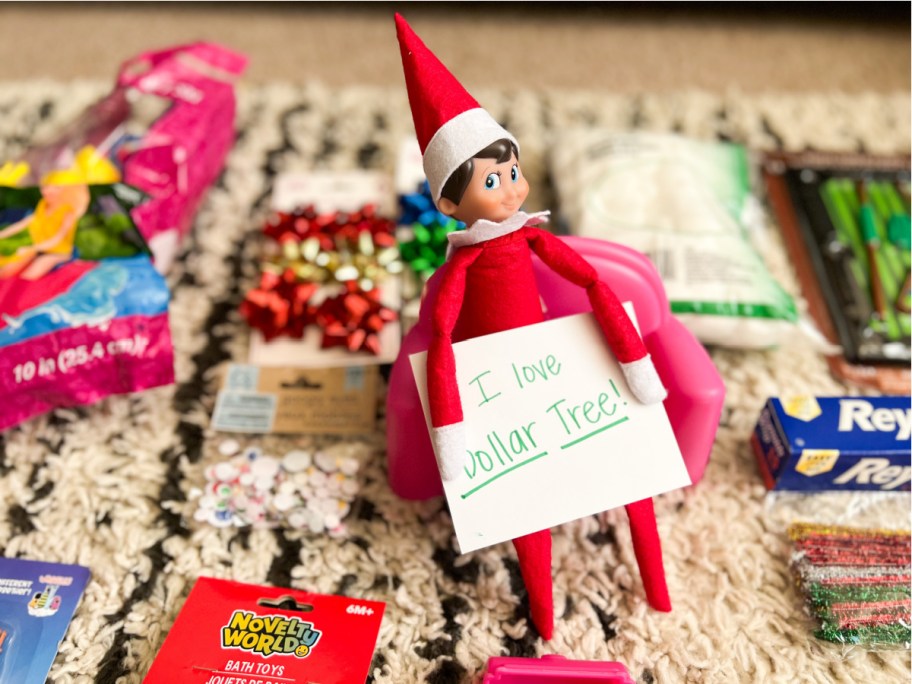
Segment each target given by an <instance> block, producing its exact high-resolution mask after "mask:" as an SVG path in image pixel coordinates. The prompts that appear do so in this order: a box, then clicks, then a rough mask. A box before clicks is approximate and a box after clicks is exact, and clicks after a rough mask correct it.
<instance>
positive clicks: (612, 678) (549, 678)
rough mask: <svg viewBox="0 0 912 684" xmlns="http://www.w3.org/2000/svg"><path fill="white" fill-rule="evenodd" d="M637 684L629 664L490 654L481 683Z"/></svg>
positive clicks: (557, 657)
mask: <svg viewBox="0 0 912 684" xmlns="http://www.w3.org/2000/svg"><path fill="white" fill-rule="evenodd" d="M573 682H589V683H590V684H592V683H594V682H599V684H634V679H633V677H631V676H630V673H629V672H628V671H627V668H626V667H624V666H623V665H621V664H620V663H615V662H605V663H600V662H595V661H591V660H567V659H566V658H564V657H563V656H559V655H545V656H542V657H541V658H490V659H489V660H488V670H487V672H486V673H485V677H484V679H483V680H482V684H572V683H573Z"/></svg>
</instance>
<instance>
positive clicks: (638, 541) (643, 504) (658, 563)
mask: <svg viewBox="0 0 912 684" xmlns="http://www.w3.org/2000/svg"><path fill="white" fill-rule="evenodd" d="M626 508H627V517H628V518H630V534H631V536H632V537H633V552H634V553H635V554H636V559H637V565H639V566H640V577H642V579H643V588H644V589H645V590H646V599H647V600H648V601H649V605H651V606H652V607H653V608H655V609H656V610H661V611H663V612H666V613H667V612H669V611H670V610H671V599H670V598H669V597H668V586H667V585H666V584H665V567H664V566H663V565H662V542H661V541H660V540H659V530H658V528H657V527H656V518H655V509H654V508H653V505H652V499H643V500H642V501H636V502H634V503H632V504H627V506H626Z"/></svg>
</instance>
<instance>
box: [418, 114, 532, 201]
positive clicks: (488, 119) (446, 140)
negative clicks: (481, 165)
mask: <svg viewBox="0 0 912 684" xmlns="http://www.w3.org/2000/svg"><path fill="white" fill-rule="evenodd" d="M501 138H506V139H507V140H510V141H511V142H513V144H514V145H516V149H517V150H518V149H519V143H517V142H516V138H514V137H513V136H512V135H510V133H509V131H507V129H505V128H504V127H503V126H501V125H500V124H499V123H497V122H496V121H495V120H494V117H492V116H491V115H490V114H488V112H487V110H485V109H482V108H481V107H477V108H475V109H467V110H466V111H464V112H462V114H457V115H456V116H454V117H453V118H452V119H450V120H449V121H447V122H446V123H445V124H443V126H441V127H440V128H438V129H437V132H436V133H434V137H433V138H431V140H430V142H429V143H428V145H427V149H425V151H424V173H425V175H426V176H427V179H428V185H430V186H431V197H433V198H434V201H435V202H436V201H437V200H439V199H440V193H441V192H443V186H444V185H445V184H446V182H447V180H449V178H450V176H451V175H453V172H454V171H455V170H456V169H458V168H459V166H460V165H461V164H462V163H463V162H464V161H465V160H467V159H471V158H472V157H473V156H474V155H475V154H476V153H477V152H480V151H481V150H483V149H484V148H486V147H487V146H488V145H490V144H491V143H492V142H495V141H497V140H500V139H501Z"/></svg>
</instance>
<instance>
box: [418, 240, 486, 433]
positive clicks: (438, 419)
mask: <svg viewBox="0 0 912 684" xmlns="http://www.w3.org/2000/svg"><path fill="white" fill-rule="evenodd" d="M479 254H481V250H479V249H477V248H471V247H463V248H462V249H458V250H456V252H455V253H454V254H453V257H452V258H451V259H450V262H449V264H448V265H447V267H446V269H447V270H446V272H445V273H444V274H443V282H441V284H440V289H439V290H438V291H437V298H436V300H435V302H434V310H433V312H432V314H431V327H432V332H433V337H432V338H431V345H430V347H429V348H428V356H427V384H428V401H429V403H430V407H431V424H432V425H433V426H434V427H435V428H440V427H443V426H446V425H452V424H453V423H461V422H462V403H461V402H460V399H459V387H458V386H457V385H456V358H455V357H454V356H453V329H454V328H455V327H456V321H457V320H459V312H460V310H461V309H462V300H463V297H464V295H465V287H466V271H468V269H469V266H471V265H472V263H473V262H474V261H475V259H477V258H478V255H479Z"/></svg>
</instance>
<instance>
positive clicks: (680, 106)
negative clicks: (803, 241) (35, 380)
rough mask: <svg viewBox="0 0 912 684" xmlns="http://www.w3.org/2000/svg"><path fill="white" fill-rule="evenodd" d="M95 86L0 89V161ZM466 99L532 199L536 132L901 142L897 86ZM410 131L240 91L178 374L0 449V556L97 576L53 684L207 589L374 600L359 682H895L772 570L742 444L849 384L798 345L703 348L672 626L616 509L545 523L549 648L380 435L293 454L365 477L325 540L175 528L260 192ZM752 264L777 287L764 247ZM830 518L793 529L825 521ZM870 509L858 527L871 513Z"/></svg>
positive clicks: (377, 98)
mask: <svg viewBox="0 0 912 684" xmlns="http://www.w3.org/2000/svg"><path fill="white" fill-rule="evenodd" d="M104 92H105V84H102V83H94V82H92V83H69V84H62V83H53V82H29V83H4V84H0V159H11V158H15V157H16V156H17V155H18V154H19V153H21V152H22V151H23V150H24V149H25V147H26V146H27V145H28V144H29V142H30V141H32V140H34V139H36V138H38V137H40V136H43V135H46V134H48V133H49V132H52V131H53V130H54V129H55V128H57V127H59V126H60V125H62V124H63V123H65V122H66V121H68V120H70V119H71V118H72V117H74V116H76V115H77V114H78V112H79V111H80V110H81V109H82V108H83V107H84V106H86V105H87V104H89V103H90V102H92V101H93V100H94V99H95V98H97V97H99V96H101V95H102V94H103V93H104ZM477 96H478V98H479V100H480V101H481V102H483V103H484V104H485V105H486V106H487V107H488V109H489V110H491V111H492V113H493V114H494V115H495V116H497V117H499V118H500V120H501V121H502V122H503V123H505V124H506V126H507V127H508V128H509V129H510V130H511V131H512V132H513V133H514V134H515V135H516V136H517V138H518V139H519V140H520V141H522V144H523V169H524V171H525V173H526V174H527V176H529V177H530V180H531V183H532V186H533V188H534V192H535V193H536V194H535V195H534V197H533V199H534V201H533V202H531V204H532V205H533V208H540V207H543V206H546V205H549V204H550V203H551V202H552V201H553V197H552V191H551V187H552V186H551V184H550V182H549V179H548V173H547V150H548V145H549V139H550V135H551V134H552V133H553V132H554V131H557V130H559V129H561V128H563V127H568V126H579V125H582V126H610V127H614V128H616V129H618V130H632V129H649V130H659V131H678V132H681V133H684V134H686V135H690V136H694V137H697V138H703V139H718V138H722V139H727V140H735V141H739V142H743V143H746V144H747V145H749V146H751V147H753V148H757V149H776V148H779V149H789V150H800V149H805V148H814V149H818V150H853V151H858V150H864V151H869V152H882V153H901V154H908V153H909V149H910V141H909V121H910V104H909V94H908V93H897V94H896V95H895V96H883V95H874V94H867V95H852V96H848V95H843V94H820V95H789V94H766V95H750V96H748V95H743V94H739V93H736V92H732V93H729V94H727V95H725V96H717V95H710V94H706V93H697V92H690V93H678V94H667V95H642V96H639V97H630V96H602V95H595V94H592V93H581V92H576V93H571V92H567V93H536V92H531V91H519V92H479V93H477ZM411 126H412V124H411V118H410V115H409V111H408V107H407V102H406V99H405V93H404V88H403V89H401V90H395V91H385V90H378V89H373V88H347V89H343V90H329V89H326V88H324V87H321V86H319V85H312V86H308V87H303V88H295V87H288V86H282V85H271V86H264V87H256V88H245V89H242V90H241V91H240V108H239V119H238V127H239V137H238V141H237V146H236V147H235V149H234V151H233V152H232V154H231V156H230V158H229V160H228V163H227V167H226V169H225V172H224V174H223V175H222V176H221V178H220V180H219V182H218V184H217V185H216V187H214V188H213V189H212V191H211V192H210V193H209V195H208V197H207V200H206V201H205V203H204V205H203V207H202V209H201V211H200V212H199V215H198V218H197V221H196V226H195V232H194V233H193V236H192V238H190V239H189V240H188V242H187V244H186V249H185V251H184V252H183V255H182V257H181V258H180V260H179V262H178V263H177V264H176V266H175V268H174V270H173V271H172V273H171V274H170V276H169V283H170V285H171V287H172V289H173V301H172V305H171V312H170V315H171V326H172V334H173V338H174V345H175V349H176V357H177V359H176V372H177V384H176V385H174V386H172V387H167V388H160V389H157V390H153V391H149V392H145V393H143V394H138V395H135V396H123V397H112V398H109V399H107V400H105V401H102V402H101V403H99V404H97V405H94V406H91V407H85V408H78V409H63V410H57V411H55V412H54V413H52V414H50V415H47V416H44V417H41V418H38V419H34V420H31V421H29V422H27V423H26V424H24V425H22V426H20V427H18V428H15V429H12V430H9V431H7V432H6V433H5V434H2V435H0V550H2V552H3V554H4V555H6V556H17V557H24V558H32V559H43V560H49V561H59V562H67V563H81V564H84V565H87V566H88V567H89V568H91V571H92V579H91V582H90V584H89V586H88V589H87V591H86V594H85V596H84V598H83V600H82V603H81V604H80V606H79V609H78V611H77V613H76V616H75V618H74V620H73V622H72V624H71V625H70V628H69V631H68V632H67V635H66V638H65V639H64V641H63V643H62V644H61V648H60V653H59V655H58V657H57V660H56V662H55V664H54V666H53V669H52V670H51V676H50V681H51V682H54V683H55V684H64V683H67V684H68V683H73V682H80V683H84V682H104V683H106V684H109V683H114V682H118V683H131V684H135V683H138V682H140V681H141V680H142V678H143V676H144V675H145V673H146V672H147V671H148V669H149V667H150V665H151V663H152V660H153V658H154V657H155V655H156V653H157V652H158V650H159V648H160V647H161V645H162V642H163V640H164V639H165V636H166V635H167V633H168V630H169V628H170V626H171V625H172V623H173V622H174V620H175V618H176V617H177V614H178V612H179V611H180V609H181V607H182V605H183V603H184V600H185V599H186V597H187V594H188V592H189V590H190V588H191V586H192V585H193V582H194V580H195V579H196V578H197V577H198V576H200V575H210V576H215V577H223V578H231V579H235V580H239V581H242V582H251V583H268V584H273V585H277V586H289V587H297V588H301V589H308V590H315V591H319V592H327V593H341V594H347V595H352V596H359V597H365V598H371V599H376V600H380V601H385V602H386V603H387V611H386V615H385V617H384V620H383V626H382V628H381V631H380V636H379V642H378V644H377V648H376V652H375V656H374V660H373V663H372V666H371V669H370V679H369V681H372V682H376V683H377V684H380V683H384V684H386V683H396V684H400V683H408V682H433V683H436V684H444V683H451V682H452V683H455V682H471V681H473V680H474V679H475V678H477V676H478V674H479V673H480V672H481V671H483V669H484V665H485V662H486V660H487V658H488V657H489V656H496V655H517V656H538V655H542V654H545V653H559V654H562V655H564V656H566V657H568V658H577V659H596V660H618V661H621V662H622V663H625V664H626V665H627V666H628V667H629V669H630V671H631V673H632V674H633V676H634V677H635V678H636V679H637V681H639V682H643V683H649V682H735V681H746V682H755V681H756V682H863V683H865V684H867V683H879V682H892V681H897V682H898V681H908V678H909V665H910V660H909V653H908V652H906V651H898V652H897V651H892V652H882V653H879V654H872V653H867V652H864V651H861V650H858V649H856V650H849V651H846V650H845V649H842V648H837V647H832V646H830V645H827V644H823V643H819V642H816V641H815V640H814V639H813V637H812V636H811V629H810V626H809V624H808V622H807V619H806V617H805V615H804V613H803V611H802V602H801V598H800V597H799V595H798V593H797V591H796V589H795V586H794V582H793V579H792V576H791V574H790V571H789V567H788V557H789V552H790V545H789V542H788V540H787V538H786V536H785V534H784V529H785V527H784V518H785V517H787V516H782V515H779V514H777V511H778V509H776V508H775V507H772V506H771V505H770V502H769V501H768V500H767V498H766V497H765V496H764V489H763V487H762V485H761V483H760V478H759V475H758V473H757V470H756V466H755V464H754V460H753V456H752V454H751V452H750V449H749V447H748V438H749V435H750V433H751V430H752V428H753V427H754V424H755V421H756V419H757V415H758V413H759V411H760V408H761V406H762V404H763V402H764V400H765V399H766V398H767V397H768V396H770V395H780V394H785V393H816V394H839V393H844V392H845V391H846V388H845V387H842V386H840V385H839V384H838V383H837V382H836V381H834V380H833V379H832V378H831V377H830V375H829V374H828V372H827V368H826V364H825V362H824V360H823V358H822V357H820V356H819V355H818V354H817V353H816V352H814V351H813V349H811V347H810V345H793V346H789V347H787V348H782V349H779V350H775V351H768V352H739V351H730V350H714V351H713V358H714V360H715V362H716V364H717V366H718V368H719V370H720V371H721V373H722V375H723V377H724V379H725V382H726V385H727V388H728V394H727V397H726V404H725V410H724V414H723V420H722V425H721V426H720V428H719V432H718V438H717V440H716V443H715V447H714V449H713V452H712V459H711V461H710V465H709V468H708V470H707V473H706V477H705V479H704V480H703V481H702V482H701V483H699V484H698V485H697V486H695V487H692V488H690V489H688V490H686V491H678V492H674V493H671V494H668V495H665V496H662V497H659V498H658V499H657V500H656V510H657V515H658V520H659V528H660V533H661V535H662V539H663V542H664V552H665V562H666V568H667V573H668V582H669V588H670V592H671V596H672V601H673V604H674V611H673V612H672V613H670V614H661V613H657V612H654V611H652V610H650V609H649V608H648V606H647V604H646V601H645V598H644V595H643V591H642V586H641V583H640V579H639V576H638V574H637V569H636V562H635V560H634V557H633V553H632V548H631V543H630V536H629V531H628V528H627V522H626V516H625V515H624V514H623V511H611V512H608V513H606V514H604V515H601V516H594V517H589V518H585V519H583V520H579V521H577V522H574V523H572V524H567V525H564V526H562V527H560V528H557V529H555V530H554V532H553V536H554V568H553V569H554V582H555V602H556V613H557V615H558V620H557V626H556V632H555V636H554V639H553V640H552V641H551V642H548V643H545V642H542V641H541V640H540V639H539V638H538V636H537V635H536V633H535V632H534V630H533V629H531V628H530V627H529V625H528V623H527V621H526V614H527V599H526V596H525V593H524V589H523V586H522V581H521V579H520V575H519V571H518V565H517V562H516V558H515V555H514V552H513V549H512V546H511V545H510V544H501V545H498V546H494V547H491V548H487V549H484V550H481V551H478V552H475V553H470V554H467V555H465V556H459V555H457V554H456V552H455V550H454V549H455V546H454V537H453V532H452V526H451V522H450V519H449V517H448V515H447V512H446V509H445V506H444V505H443V502H442V501H441V500H435V501H429V502H424V503H420V504H416V503H409V502H404V501H401V500H399V499H397V498H396V497H395V496H394V495H393V494H392V492H391V491H390V489H389V486H388V484H387V482H386V476H385V460H384V453H383V444H384V438H383V434H382V428H381V430H380V431H378V433H377V434H376V435H375V437H374V438H373V439H370V440H367V441H356V442H349V443H345V442H341V443H340V442H332V441H329V440H310V439H304V440H301V443H303V444H305V445H307V444H310V445H314V446H316V445H319V446H322V447H326V448H331V449H340V450H343V451H346V452H348V453H351V454H352V455H354V456H356V457H357V458H359V459H360V460H361V461H362V462H363V466H362V469H361V471H360V474H359V477H360V478H361V491H360V493H359V497H358V499H357V500H356V502H355V505H354V506H353V510H352V512H351V514H350V516H349V518H348V534H347V536H345V537H343V538H339V539H331V538H329V537H328V536H324V535H314V534H312V533H310V532H308V531H299V530H290V529H279V530H259V529H258V530H247V529H241V530H237V529H215V528H213V527H209V526H205V525H203V524H201V523H195V522H194V521H193V519H192V513H193V510H194V504H193V502H192V501H190V500H189V493H190V491H191V489H192V488H194V487H197V486H200V485H201V483H202V482H203V474H202V473H203V468H204V465H205V464H206V463H208V462H211V461H213V460H215V459H216V458H217V452H216V450H215V447H216V445H217V438H215V437H214V436H213V435H212V434H211V433H210V432H209V430H208V420H209V415H210V412H211V410H212V408H213V402H214V395H215V378H216V376H217V373H218V371H219V369H220V367H221V366H222V365H223V364H224V363H226V362H228V361H229V360H235V361H240V360H243V359H244V358H245V353H246V344H247V343H246V329H245V326H244V324H243V322H242V320H241V319H240V317H239V315H238V313H237V311H238V303H239V301H240V299H241V296H242V294H243V292H244V291H245V289H246V288H247V287H248V286H249V285H250V283H251V282H252V280H253V277H254V274H255V270H256V264H255V253H256V246H257V241H256V234H257V231H258V229H259V227H260V225H261V222H262V219H263V218H264V216H265V215H266V210H267V208H268V199H269V196H270V191H271V185H272V182H273V179H274V178H275V176H276V174H278V173H281V172H282V171H287V170H303V169H312V168H321V169H348V168H357V167H363V168H372V169H383V170H386V171H390V172H392V169H393V166H394V163H395V152H396V149H397V143H398V140H399V139H400V137H401V136H403V135H406V134H409V133H410V132H411ZM767 256H768V259H769V261H770V263H771V268H772V269H773V271H774V273H775V274H776V275H777V277H778V278H779V279H780V281H781V282H782V283H783V284H784V285H785V286H786V288H788V289H789V290H790V291H792V292H793V293H796V292H797V287H796V284H795V278H794V275H793V273H792V272H791V270H790V266H789V263H788V260H787V257H786V256H785V254H784V252H783V251H782V249H781V246H780V244H779V243H778V241H777V240H776V239H775V238H774V240H773V243H772V245H771V250H770V253H769V254H768V255H767ZM378 399H382V398H381V397H378ZM0 410H2V407H0ZM381 425H382V423H381ZM634 456H635V455H634ZM905 505H906V506H907V505H908V504H905ZM839 508H840V504H838V503H837V504H830V509H829V511H824V510H822V508H821V505H818V506H816V509H815V507H814V506H811V508H810V511H808V515H817V516H821V515H824V514H825V513H828V514H830V515H836V516H837V517H838V514H839V513H840V510H839ZM874 509H876V506H874V507H873V509H872V508H871V507H868V510H866V511H864V510H863V511H861V512H860V513H859V515H858V516H856V518H855V519H856V520H859V519H863V518H864V517H865V515H867V517H868V518H869V519H868V520H867V522H874V523H876V522H877V520H878V514H877V511H876V510H874ZM321 684H328V683H325V682H324V683H321Z"/></svg>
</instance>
